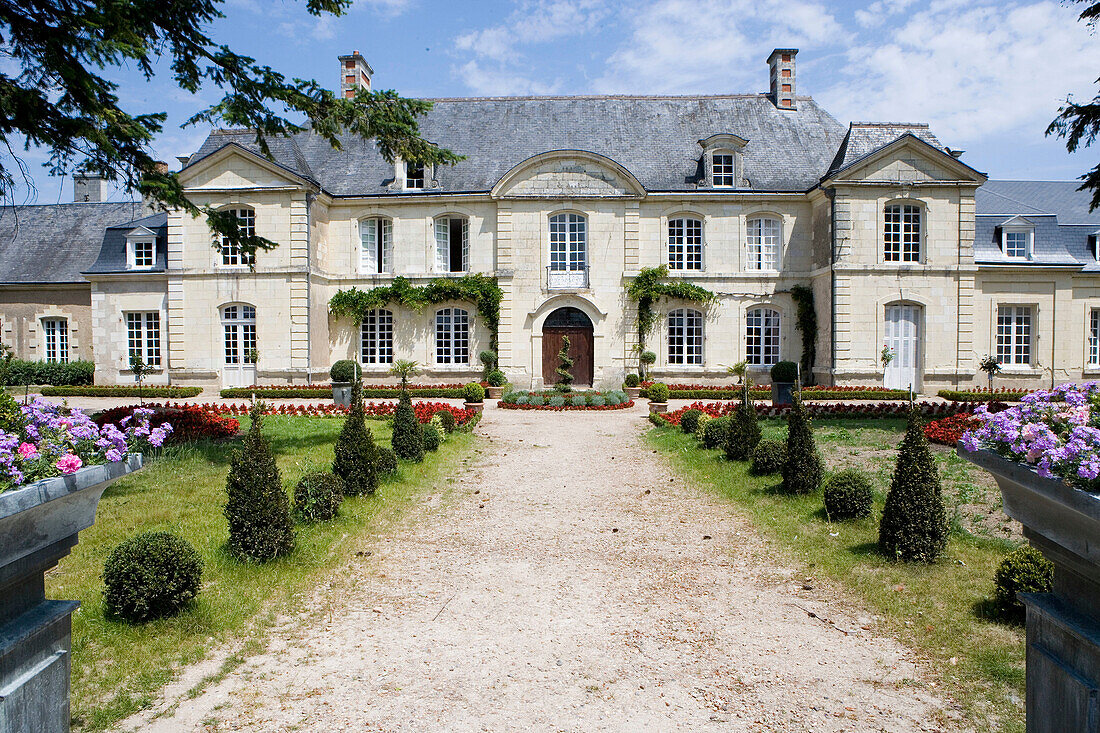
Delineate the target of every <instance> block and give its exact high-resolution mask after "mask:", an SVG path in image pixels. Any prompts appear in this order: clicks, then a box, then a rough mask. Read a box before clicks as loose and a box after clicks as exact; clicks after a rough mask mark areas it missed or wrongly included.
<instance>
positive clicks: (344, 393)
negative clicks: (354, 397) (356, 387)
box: [328, 359, 363, 407]
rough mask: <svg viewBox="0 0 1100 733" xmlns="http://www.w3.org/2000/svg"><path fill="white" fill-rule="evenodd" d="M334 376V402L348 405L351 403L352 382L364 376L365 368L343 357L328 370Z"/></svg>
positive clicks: (330, 375) (344, 405)
mask: <svg viewBox="0 0 1100 733" xmlns="http://www.w3.org/2000/svg"><path fill="white" fill-rule="evenodd" d="M328 375H329V377H331V378H332V401H333V403H334V404H337V405H342V406H343V407H348V406H350V405H351V387H352V383H353V382H356V381H358V380H359V379H360V378H361V377H362V376H363V368H362V367H361V366H359V364H358V363H356V362H354V361H352V360H351V359H341V360H340V361H338V362H336V363H335V364H333V365H332V368H331V369H329V370H328Z"/></svg>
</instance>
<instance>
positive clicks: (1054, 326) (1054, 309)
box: [1036, 277, 1058, 389]
mask: <svg viewBox="0 0 1100 733" xmlns="http://www.w3.org/2000/svg"><path fill="white" fill-rule="evenodd" d="M1050 318H1051V329H1050V388H1051V389H1054V366H1055V364H1054V354H1055V353H1056V352H1055V350H1054V344H1055V342H1056V341H1057V340H1058V279H1057V277H1055V279H1054V297H1053V298H1051V305H1050ZM1036 331H1038V329H1036Z"/></svg>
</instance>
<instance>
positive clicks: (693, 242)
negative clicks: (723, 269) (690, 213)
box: [668, 218, 703, 270]
mask: <svg viewBox="0 0 1100 733" xmlns="http://www.w3.org/2000/svg"><path fill="white" fill-rule="evenodd" d="M668 269H670V270H702V269H703V222H701V221H699V220H698V219H692V218H683V219H669V222H668Z"/></svg>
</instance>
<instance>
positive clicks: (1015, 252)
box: [1001, 228, 1033, 260]
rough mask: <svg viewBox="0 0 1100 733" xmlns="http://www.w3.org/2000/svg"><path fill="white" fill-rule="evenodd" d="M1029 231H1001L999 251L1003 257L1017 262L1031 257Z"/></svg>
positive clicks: (1030, 232) (1030, 236) (1031, 233)
mask: <svg viewBox="0 0 1100 733" xmlns="http://www.w3.org/2000/svg"><path fill="white" fill-rule="evenodd" d="M1032 236H1033V230H1031V229H1008V228H1005V229H1002V230H1001V250H1002V251H1003V252H1004V254H1005V257H1009V258H1012V259H1018V260H1026V259H1028V258H1029V257H1031V240H1032Z"/></svg>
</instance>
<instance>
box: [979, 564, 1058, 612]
mask: <svg viewBox="0 0 1100 733" xmlns="http://www.w3.org/2000/svg"><path fill="white" fill-rule="evenodd" d="M993 582H994V587H993V604H994V608H995V610H996V612H997V615H998V616H999V617H1001V618H1002V619H1004V620H1006V621H1012V622H1016V623H1019V622H1022V621H1023V620H1024V606H1023V604H1022V603H1020V601H1019V600H1018V599H1017V598H1016V594H1017V593H1050V592H1051V590H1052V589H1053V587H1054V564H1053V563H1051V562H1050V560H1047V559H1046V558H1045V557H1043V553H1041V552H1039V551H1038V550H1036V549H1035V548H1034V547H1032V546H1031V545H1024V546H1022V547H1019V548H1017V549H1015V550H1013V551H1012V552H1010V553H1009V554H1008V555H1007V556H1006V557H1005V559H1004V560H1002V561H1001V565H1000V567H998V568H997V572H996V574H994V576H993Z"/></svg>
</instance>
